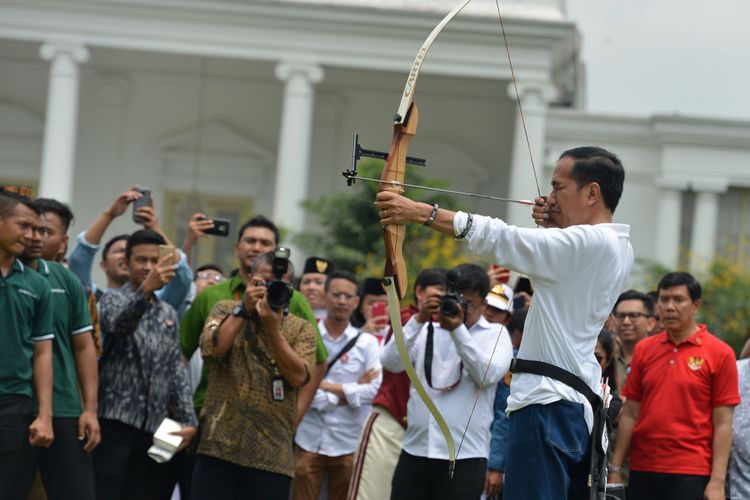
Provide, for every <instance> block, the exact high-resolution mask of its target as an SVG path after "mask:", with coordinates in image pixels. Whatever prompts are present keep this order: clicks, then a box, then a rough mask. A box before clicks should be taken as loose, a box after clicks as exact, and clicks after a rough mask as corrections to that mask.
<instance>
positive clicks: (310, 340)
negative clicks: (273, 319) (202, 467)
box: [198, 300, 315, 477]
mask: <svg viewBox="0 0 750 500" xmlns="http://www.w3.org/2000/svg"><path fill="white" fill-rule="evenodd" d="M239 303H240V302H239V301H231V300H222V301H219V302H217V303H216V305H214V306H213V308H212V309H211V312H210V313H209V315H208V320H207V321H206V325H205V327H204V329H203V333H202V334H201V337H200V343H201V352H202V353H203V358H204V360H205V362H206V364H205V366H206V367H207V368H208V388H207V389H206V399H205V400H204V402H203V407H202V409H201V420H202V427H201V428H202V431H201V441H200V444H199V446H198V453H200V454H202V455H208V456H211V457H215V458H219V459H221V460H225V461H227V462H231V463H233V464H236V465H239V466H241V467H250V468H253V469H259V470H263V471H267V472H273V473H276V474H284V475H286V476H290V477H293V476H294V449H293V442H292V436H293V435H294V426H295V423H296V422H297V395H298V392H299V390H298V389H292V388H291V387H290V386H289V385H288V384H287V383H286V381H283V385H284V390H283V397H281V398H277V399H274V397H272V388H273V380H274V378H277V377H280V373H279V370H278V368H277V367H276V361H275V359H274V356H273V353H272V351H271V348H270V346H269V343H268V335H267V334H266V333H265V332H264V330H263V327H262V326H261V325H260V323H258V322H255V321H250V322H248V323H247V326H246V328H245V329H244V330H243V331H242V332H240V333H238V334H237V335H236V336H235V338H234V343H233V344H232V346H231V347H230V349H229V351H228V352H227V353H226V354H224V355H223V356H217V355H216V351H215V349H216V342H215V335H216V333H217V330H218V328H219V326H220V325H221V323H222V321H224V319H225V318H226V317H227V316H228V315H229V314H230V311H231V310H232V307H233V306H234V305H236V304H239ZM281 333H282V335H283V336H284V338H285V339H286V341H287V342H288V343H289V345H290V346H291V348H292V349H293V350H294V352H296V353H297V355H298V356H300V357H301V358H302V359H303V361H304V362H305V366H306V368H307V372H308V374H309V373H310V372H311V370H312V367H313V366H314V365H315V330H313V327H312V325H311V324H310V322H309V321H305V320H303V319H300V318H298V317H297V316H294V315H293V314H287V315H286V316H285V317H284V320H283V321H282V323H281Z"/></svg>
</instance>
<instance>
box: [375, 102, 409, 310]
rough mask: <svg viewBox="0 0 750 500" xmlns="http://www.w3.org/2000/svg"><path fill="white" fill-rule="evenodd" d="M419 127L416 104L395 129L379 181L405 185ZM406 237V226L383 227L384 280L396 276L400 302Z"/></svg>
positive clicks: (404, 278)
mask: <svg viewBox="0 0 750 500" xmlns="http://www.w3.org/2000/svg"><path fill="white" fill-rule="evenodd" d="M418 124H419V112H418V111H417V106H416V104H414V103H412V104H411V106H409V111H408V112H407V114H406V118H405V119H404V120H403V122H401V123H398V122H396V124H395V125H394V126H393V140H392V141H391V148H390V150H389V151H388V159H387V160H386V162H385V168H383V173H382V175H381V177H380V179H381V180H383V181H398V182H404V176H405V173H406V157H407V154H408V152H409V145H410V144H411V140H412V139H413V138H414V135H415V134H416V133H417V126H418ZM380 191H391V192H394V193H398V194H403V192H404V190H403V188H401V187H395V186H392V185H386V184H383V185H381V187H380ZM405 237H406V226H404V225H403V224H389V225H387V226H383V239H384V241H385V256H386V258H385V269H384V271H383V276H393V277H394V281H395V284H396V291H397V292H398V296H399V298H400V299H403V298H404V297H405V296H406V291H407V288H408V276H407V274H406V263H405V262H404V258H403V250H402V248H403V244H404V239H405Z"/></svg>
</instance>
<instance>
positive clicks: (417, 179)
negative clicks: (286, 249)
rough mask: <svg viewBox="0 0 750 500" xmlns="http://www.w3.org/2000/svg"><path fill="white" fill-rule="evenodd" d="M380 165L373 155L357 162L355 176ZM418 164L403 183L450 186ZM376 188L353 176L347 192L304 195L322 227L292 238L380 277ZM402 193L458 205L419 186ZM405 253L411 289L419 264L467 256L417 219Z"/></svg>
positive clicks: (376, 171)
mask: <svg viewBox="0 0 750 500" xmlns="http://www.w3.org/2000/svg"><path fill="white" fill-rule="evenodd" d="M382 165H383V162H382V161H377V160H365V161H361V162H360V164H359V175H361V176H363V177H370V178H379V177H380V172H381V170H382ZM417 169H418V167H407V173H406V179H405V182H407V183H409V184H417V185H423V186H428V187H437V188H444V187H448V186H447V183H446V182H444V181H441V180H436V179H426V178H424V176H423V175H421V174H420V173H419V172H417ZM341 182H344V180H343V179H342V181H341ZM378 188H379V185H378V184H376V183H374V182H365V181H357V182H356V183H355V184H354V186H353V187H351V188H350V189H349V190H347V191H342V192H337V193H333V194H330V195H326V196H323V197H321V198H320V199H318V200H307V201H306V202H305V203H304V206H305V208H306V209H307V210H308V211H309V212H310V213H312V214H314V215H315V217H316V219H317V220H318V223H319V224H320V225H321V226H322V228H323V231H321V232H312V231H310V232H305V233H300V234H298V235H296V237H295V242H296V243H297V244H298V245H300V246H301V247H302V248H304V249H305V250H306V251H307V252H308V254H310V255H320V256H324V257H326V258H329V259H331V260H333V261H334V262H336V266H337V268H340V269H346V270H349V271H352V272H354V273H356V274H358V275H360V276H382V274H383V263H384V260H385V249H384V246H383V230H382V226H381V225H380V218H379V216H378V211H377V209H376V208H375V205H374V201H375V195H376V194H377V192H378ZM405 194H406V196H408V197H409V198H410V199H413V200H415V201H423V202H426V203H430V204H432V203H437V204H439V205H440V207H442V208H447V209H449V210H459V209H460V207H459V206H458V204H457V203H456V202H455V200H454V199H453V197H452V196H450V195H447V194H443V193H434V192H430V191H425V190H421V189H407V190H406V193H405ZM403 254H404V259H405V261H406V268H407V272H408V274H409V286H410V289H411V286H412V285H413V283H414V277H415V276H416V275H417V274H418V273H419V271H421V270H422V269H425V268H428V267H438V266H439V267H446V268H448V267H453V266H455V265H457V264H459V263H461V262H463V261H465V255H464V253H463V249H462V247H461V246H460V245H458V244H457V243H456V242H455V241H454V240H453V239H452V238H450V237H446V236H445V235H441V234H438V233H436V232H435V231H432V230H430V229H427V228H425V227H422V226H420V225H418V224H408V225H407V226H406V238H405V242H404V249H403Z"/></svg>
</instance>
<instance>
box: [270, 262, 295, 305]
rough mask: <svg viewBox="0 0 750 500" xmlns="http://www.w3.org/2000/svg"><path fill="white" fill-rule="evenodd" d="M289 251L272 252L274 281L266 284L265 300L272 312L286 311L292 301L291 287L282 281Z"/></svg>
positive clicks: (286, 267)
mask: <svg viewBox="0 0 750 500" xmlns="http://www.w3.org/2000/svg"><path fill="white" fill-rule="evenodd" d="M290 253H291V252H290V250H289V249H288V248H284V247H278V248H277V249H276V250H274V251H273V264H272V269H273V277H274V280H273V281H271V282H268V283H266V289H267V292H266V298H267V299H268V305H269V306H271V308H272V309H274V310H277V311H278V310H286V308H287V307H289V301H290V300H292V287H291V286H290V285H289V284H288V283H286V282H285V281H283V279H282V278H283V277H284V275H285V274H286V272H287V270H288V269H289V254H290Z"/></svg>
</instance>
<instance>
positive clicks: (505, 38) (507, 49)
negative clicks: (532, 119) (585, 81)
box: [495, 0, 542, 198]
mask: <svg viewBox="0 0 750 500" xmlns="http://www.w3.org/2000/svg"><path fill="white" fill-rule="evenodd" d="M495 6H497V18H498V19H499V20H500V32H501V33H502V35H503V41H504V42H505V52H506V53H507V54H508V66H509V67H510V78H511V81H512V82H513V90H514V91H515V94H516V103H517V104H518V113H519V115H520V116H521V125H522V127H523V135H524V137H525V138H526V147H527V148H528V150H529V160H531V171H532V172H534V182H535V183H536V192H537V194H538V195H539V197H540V198H541V197H542V190H541V188H540V187H539V177H538V176H537V174H536V164H535V163H534V153H533V152H532V149H531V141H530V140H529V131H528V129H527V128H526V116H525V115H524V112H523V105H522V104H521V95H520V93H519V92H518V83H517V82H516V70H515V69H514V68H513V59H512V58H511V57H510V44H509V43H508V35H507V34H506V33H505V23H504V22H503V16H502V14H501V13H500V0H495Z"/></svg>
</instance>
